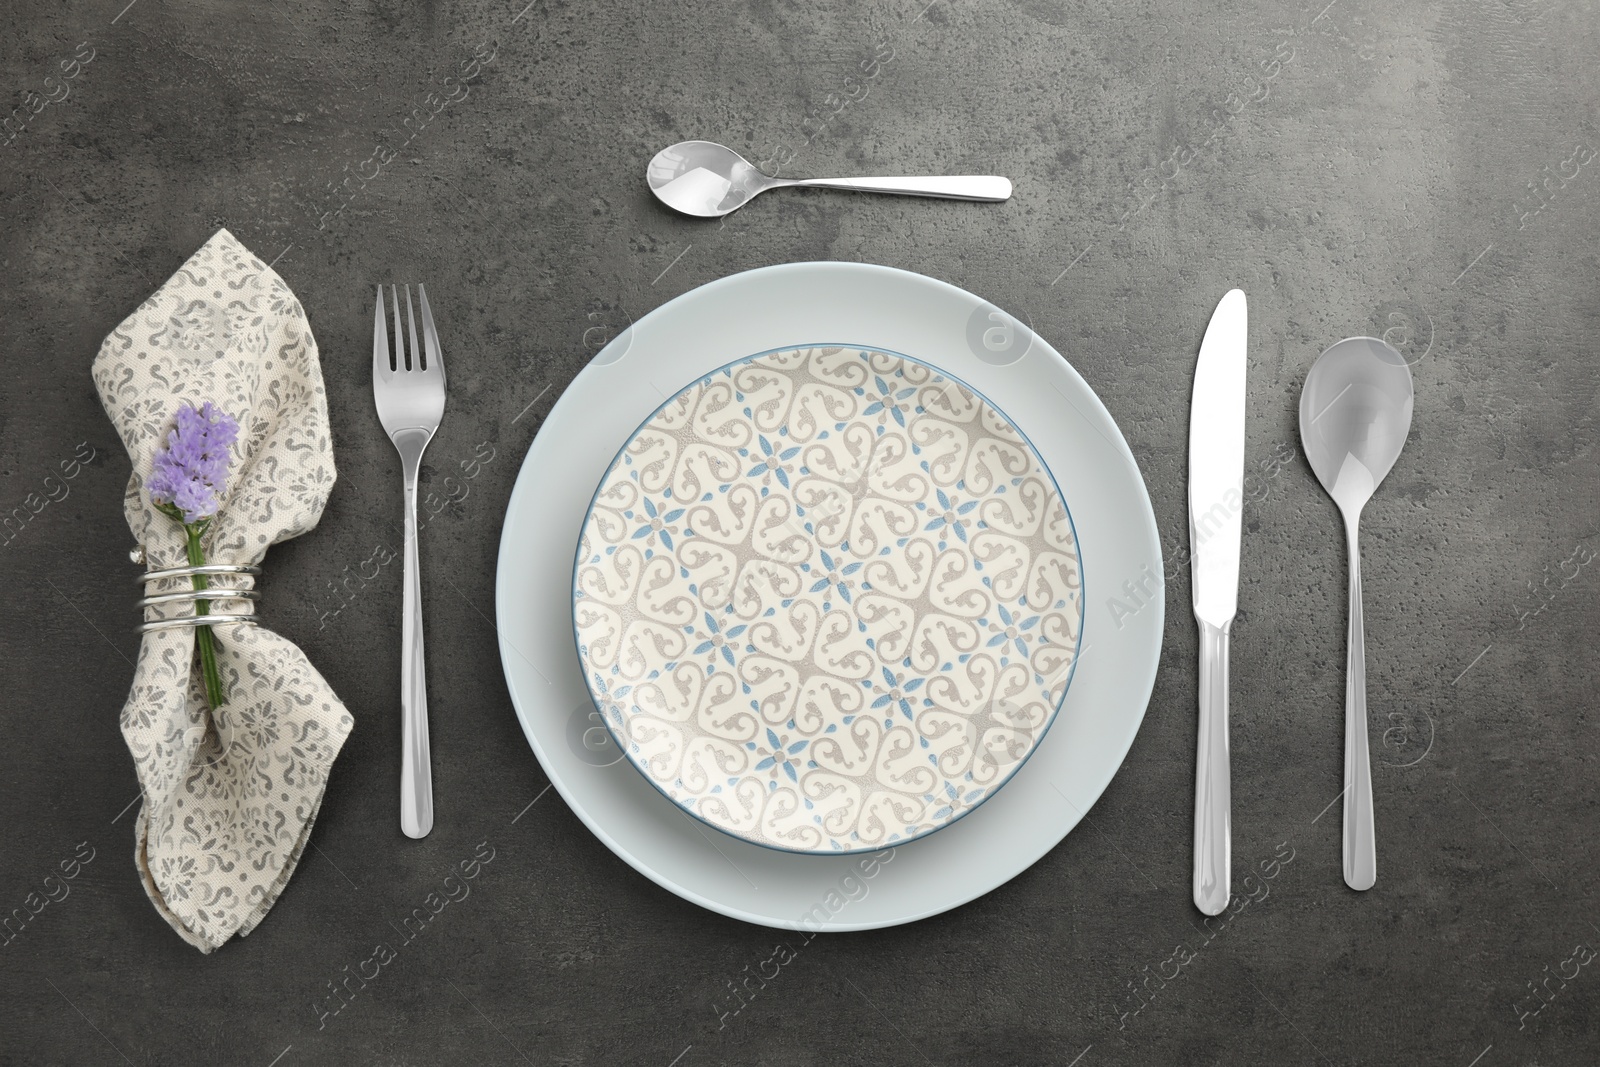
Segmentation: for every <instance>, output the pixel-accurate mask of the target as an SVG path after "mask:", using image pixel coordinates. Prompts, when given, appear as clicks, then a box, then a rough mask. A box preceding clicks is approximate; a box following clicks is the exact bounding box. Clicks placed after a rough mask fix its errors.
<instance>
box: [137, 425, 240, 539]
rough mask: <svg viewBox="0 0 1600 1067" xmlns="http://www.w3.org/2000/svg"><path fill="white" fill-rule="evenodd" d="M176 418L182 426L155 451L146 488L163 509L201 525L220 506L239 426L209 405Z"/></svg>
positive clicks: (177, 427) (185, 520) (186, 521)
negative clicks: (231, 451)
mask: <svg viewBox="0 0 1600 1067" xmlns="http://www.w3.org/2000/svg"><path fill="white" fill-rule="evenodd" d="M173 418H174V420H175V422H176V423H177V426H176V428H175V429H173V430H172V431H171V432H170V433H168V434H167V441H166V444H165V445H164V446H163V447H161V448H158V449H156V455H155V461H154V463H153V464H152V469H151V472H150V478H149V480H148V481H146V482H145V487H146V488H147V489H149V490H150V499H151V500H152V501H153V502H154V503H155V504H157V505H158V506H162V510H164V511H166V512H168V513H169V514H174V513H180V514H181V515H182V516H183V521H184V522H185V523H196V522H201V521H203V520H205V519H209V518H211V517H212V516H213V515H215V514H216V513H217V508H218V507H220V506H221V503H222V501H221V493H222V490H223V487H224V486H225V485H226V484H227V481H228V466H229V464H230V463H231V462H232V456H231V455H230V454H229V452H228V449H229V448H230V447H231V446H232V444H233V442H234V441H235V439H237V438H238V436H239V421H238V420H237V419H235V418H234V417H233V416H232V415H229V414H228V413H227V412H225V411H223V410H221V409H220V408H218V407H217V406H216V405H215V404H213V403H211V402H210V401H209V400H208V401H206V402H205V404H204V405H202V406H201V407H198V408H196V407H195V406H194V405H193V404H184V405H183V406H182V407H180V408H179V409H178V410H177V412H175V413H174V416H173ZM175 517H176V515H175Z"/></svg>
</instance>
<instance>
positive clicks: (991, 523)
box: [573, 346, 1083, 852]
mask: <svg viewBox="0 0 1600 1067" xmlns="http://www.w3.org/2000/svg"><path fill="white" fill-rule="evenodd" d="M573 598H574V606H573V622H574V629H575V632H576V638H577V643H578V654H579V658H580V660H581V661H582V663H583V667H584V675H585V679H586V681H587V682H588V685H589V688H590V692H591V694H592V695H593V697H594V700H595V703H596V705H597V706H598V707H599V709H600V710H601V713H602V715H603V717H604V718H605V721H606V724H607V726H608V727H609V728H610V729H611V731H612V733H613V735H614V736H615V737H616V739H617V742H618V745H619V746H620V747H621V748H622V750H623V751H624V752H625V753H626V754H627V756H628V758H629V759H630V760H631V761H632V762H633V763H634V765H635V766H636V767H637V768H638V769H639V770H640V771H641V772H642V773H643V774H644V775H645V777H646V778H647V779H648V780H649V781H650V782H651V783H652V784H654V785H655V786H656V787H657V788H658V789H660V790H661V791H662V792H663V793H665V794H666V795H667V796H668V797H669V798H671V799H672V800H673V801H675V802H676V803H677V804H679V805H680V806H682V807H683V808H684V809H685V810H687V811H688V812H690V813H691V814H693V815H695V816H697V817H698V818H700V819H702V820H704V821H705V822H708V823H710V824H711V825H713V826H715V827H717V828H718V829H721V830H724V831H726V832H728V833H730V834H734V835H736V836H739V837H742V838H745V839H748V840H750V841H754V842H756V843H759V844H763V845H768V846H771V847H774V848H780V849H786V850H790V851H797V852H835V851H857V850H868V849H878V848H882V847H884V846H885V845H889V844H894V843H900V842H904V841H907V840H910V839H912V838H915V837H920V836H922V835H923V834H926V833H930V832H932V831H934V830H936V829H939V828H940V827H942V826H944V825H947V824H949V823H950V822H953V821H954V820H956V819H958V818H960V817H961V816H962V815H964V814H966V813H967V812H968V811H970V810H972V808H973V807H975V806H976V805H977V804H979V803H981V802H982V801H983V800H984V799H986V798H987V797H988V796H989V795H991V794H992V793H993V792H994V791H995V790H996V789H998V788H999V787H1000V786H1001V785H1002V784H1004V782H1005V781H1006V780H1007V779H1008V778H1010V776H1011V775H1012V774H1013V773H1014V772H1015V771H1016V770H1017V768H1018V767H1019V766H1020V765H1021V764H1022V762H1023V761H1024V760H1025V759H1026V758H1027V756H1028V755H1029V754H1030V753H1031V752H1032V750H1033V748H1034V747H1035V746H1036V745H1037V744H1038V742H1039V740H1040V739H1041V738H1042V737H1043V736H1044V733H1045V731H1046V730H1047V729H1048V728H1049V726H1050V723H1051V721H1052V720H1053V719H1054V717H1055V714H1056V711H1057V709H1058V708H1059V707H1060V705H1061V700H1062V698H1063V697H1064V696H1065V695H1066V690H1067V685H1068V683H1069V682H1070V680H1071V673H1072V667H1073V665H1074V664H1075V662H1076V658H1077V654H1078V646H1079V639H1080V635H1081V630H1082V619H1083V597H1082V571H1081V568H1080V563H1079V558H1078V546H1077V540H1076V536H1075V534H1074V531H1073V528H1072V520H1071V517H1070V516H1069V514H1068V512H1067V508H1066V504H1065V502H1064V501H1063V500H1062V499H1061V494H1060V492H1059V490H1058V489H1057V487H1056V484H1055V480H1054V478H1053V477H1052V476H1051V474H1050V472H1049V470H1048V469H1047V468H1046V467H1045V465H1044V462H1043V461H1042V460H1041V459H1040V458H1039V456H1038V454H1037V453H1036V452H1035V451H1034V449H1033V447H1032V445H1030V444H1029V443H1028V441H1027V440H1026V438H1025V437H1023V435H1022V434H1021V433H1020V432H1019V431H1018V430H1017V429H1016V427H1014V426H1013V425H1012V424H1011V422H1010V421H1009V420H1008V419H1007V418H1006V417H1005V416H1004V415H1003V414H1002V413H1001V412H1000V411H998V410H997V409H996V408H994V407H993V406H992V405H991V404H990V403H989V402H988V401H986V400H985V399H984V398H983V397H981V396H979V395H978V394H976V393H975V392H973V391H972V390H971V389H969V388H968V387H967V386H965V385H964V384H962V383H960V382H958V381H955V380H954V379H951V378H949V377H948V376H946V375H944V374H942V373H941V372H939V371H938V370H936V369H934V368H933V367H930V366H928V365H927V364H924V363H920V362H918V361H916V360H914V359H911V358H910V357H907V356H902V355H898V354H894V353H888V352H882V351H877V350H872V349H860V348H851V347H837V346H826V347H823V346H817V347H804V348H794V349H785V350H782V351H777V352H771V353H766V354H762V355H758V356H753V357H750V358H748V359H745V360H740V361H738V362H735V363H732V364H730V365H728V366H726V367H723V368H722V369H720V370H718V371H715V372H713V373H711V374H709V375H707V376H706V377H704V378H702V379H700V380H699V381H697V382H695V383H693V384H692V385H690V386H688V387H687V388H685V389H684V390H683V391H681V392H680V393H679V394H678V395H677V396H675V397H673V398H672V399H671V400H669V401H668V402H667V403H666V404H664V405H662V406H661V407H660V408H659V409H658V410H657V411H656V413H655V414H654V415H653V416H652V417H651V418H650V419H648V420H647V421H646V422H645V423H644V425H643V426H641V427H640V428H639V430H638V431H637V432H636V433H635V435H634V437H633V438H632V439H631V440H630V441H629V442H628V443H627V444H626V445H625V446H624V447H623V449H622V451H621V452H620V453H618V455H617V458H616V459H615V460H614V461H613V463H612V465H611V467H610V469H609V470H608V471H607V472H606V475H605V477H604V479H603V480H602V481H601V484H600V487H599V489H598V491H597V492H596V494H595V498H594V501H593V503H592V505H591V507H590V511H589V515H588V516H587V518H586V519H585V522H584V528H583V533H582V537H581V539H580V541H579V545H578V553H577V561H576V566H575V568H574V574H573Z"/></svg>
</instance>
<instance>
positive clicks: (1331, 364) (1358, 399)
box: [1300, 337, 1413, 515]
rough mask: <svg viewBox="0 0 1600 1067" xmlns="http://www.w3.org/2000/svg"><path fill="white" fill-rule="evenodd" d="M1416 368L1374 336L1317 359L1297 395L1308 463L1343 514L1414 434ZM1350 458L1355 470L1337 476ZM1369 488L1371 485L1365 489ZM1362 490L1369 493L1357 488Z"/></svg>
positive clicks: (1349, 342)
mask: <svg viewBox="0 0 1600 1067" xmlns="http://www.w3.org/2000/svg"><path fill="white" fill-rule="evenodd" d="M1412 400H1413V392H1412V385H1411V368H1410V367H1408V366H1406V361H1405V357H1404V356H1402V355H1401V354H1400V353H1399V352H1397V351H1396V350H1395V349H1394V348H1393V347H1392V346H1391V345H1389V344H1388V342H1386V341H1381V340H1379V339H1378V338H1376V337H1351V338H1349V339H1347V340H1344V341H1340V342H1339V343H1338V344H1336V345H1334V346H1332V347H1331V348H1329V349H1328V350H1327V351H1325V352H1323V353H1322V355H1321V356H1320V357H1318V359H1317V362H1316V363H1315V364H1313V365H1312V367H1311V372H1310V373H1309V374H1308V375H1306V384H1305V388H1304V389H1303V390H1302V391H1301V393H1300V440H1301V443H1302V444H1303V445H1304V446H1305V450H1306V459H1307V460H1309V461H1310V463H1311V469H1312V470H1313V471H1315V472H1316V475H1317V479H1318V480H1319V481H1320V482H1322V486H1323V488H1324V489H1326V490H1327V491H1328V493H1329V495H1330V496H1332V497H1333V498H1334V500H1335V502H1337V503H1338V505H1339V508H1340V510H1341V511H1345V510H1348V508H1349V507H1350V506H1354V508H1355V513H1356V514H1357V515H1359V514H1360V513H1361V508H1362V506H1363V505H1364V504H1365V503H1366V501H1367V497H1370V496H1371V494H1372V491H1373V490H1374V489H1376V488H1377V487H1378V483H1379V482H1381V481H1383V479H1384V476H1385V475H1387V474H1388V473H1389V471H1390V469H1392V468H1393V467H1394V464H1395V460H1397V459H1399V458H1400V450H1401V449H1402V448H1403V447H1405V443H1406V434H1407V433H1409V432H1410V429H1411V408H1412ZM1347 460H1353V461H1354V463H1355V464H1358V465H1359V467H1360V471H1357V470H1355V469H1354V468H1352V469H1351V470H1349V471H1347V472H1346V475H1345V477H1346V478H1347V479H1349V478H1354V479H1355V481H1354V482H1349V481H1347V482H1346V483H1345V488H1343V489H1339V490H1338V491H1336V487H1338V486H1339V485H1340V472H1341V471H1343V470H1345V464H1346V462H1347ZM1369 482H1370V484H1368V483H1369ZM1357 488H1364V489H1365V494H1353V493H1352V490H1354V489H1357Z"/></svg>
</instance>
